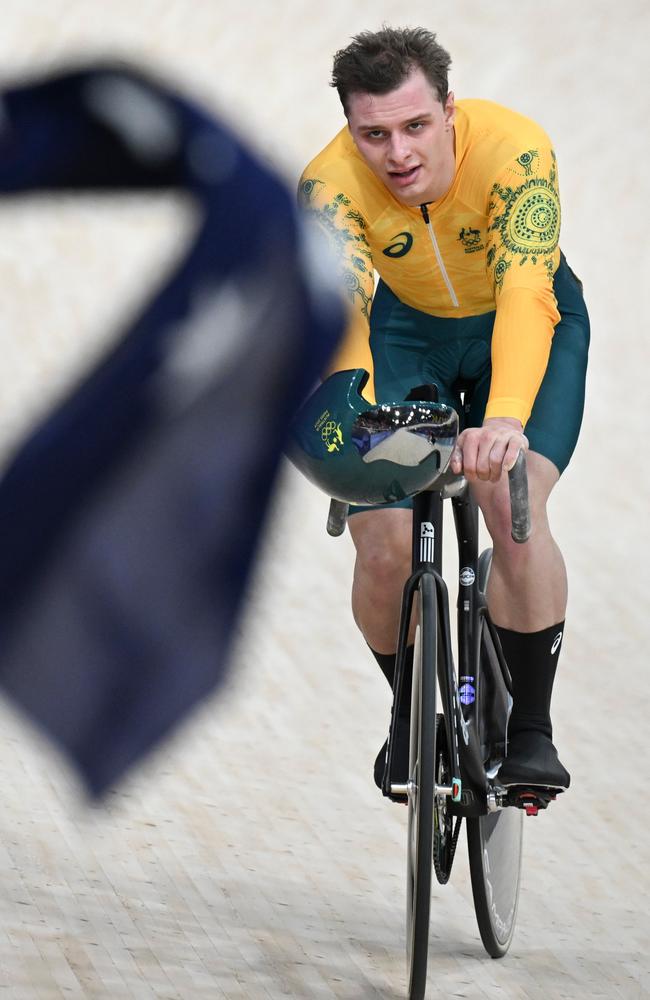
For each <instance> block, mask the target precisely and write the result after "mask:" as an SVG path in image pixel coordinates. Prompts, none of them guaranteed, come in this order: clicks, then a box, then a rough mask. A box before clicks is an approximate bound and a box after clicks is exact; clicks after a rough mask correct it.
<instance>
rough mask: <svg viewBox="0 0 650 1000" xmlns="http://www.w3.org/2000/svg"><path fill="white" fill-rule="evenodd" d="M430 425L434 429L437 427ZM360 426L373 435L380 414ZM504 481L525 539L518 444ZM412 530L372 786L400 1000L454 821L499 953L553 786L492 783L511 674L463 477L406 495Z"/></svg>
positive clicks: (421, 947)
mask: <svg viewBox="0 0 650 1000" xmlns="http://www.w3.org/2000/svg"><path fill="white" fill-rule="evenodd" d="M435 396H436V394H435V387H432V386H428V387H418V388H417V389H414V390H412V392H411V393H410V394H409V398H411V399H423V398H424V399H429V400H431V402H430V403H429V404H428V405H429V406H430V407H432V408H433V409H435V407H436V406H437V404H436V402H435ZM432 397H433V399H432ZM384 409H386V408H384ZM452 412H453V411H452ZM364 416H365V417H368V416H369V415H364ZM373 419H375V417H373ZM371 424H372V421H371ZM429 430H430V432H431V434H432V435H433V437H434V438H435V435H436V428H435V427H433V426H430V427H429ZM368 433H369V434H370V435H371V436H372V435H373V433H374V435H375V437H377V436H381V434H382V433H384V431H383V430H382V426H381V420H380V425H379V426H375V427H373V426H372V425H371V426H370V427H369V428H368ZM357 434H359V430H358V429H357ZM454 443H455V439H454V440H450V439H449V438H447V439H446V440H445V441H444V444H443V443H442V442H440V443H439V445H438V447H439V448H440V451H441V455H440V468H441V469H446V467H447V464H448V461H449V457H450V455H451V451H452V450H453V445H454ZM509 482H510V497H511V507H512V535H513V538H514V539H515V541H518V542H525V541H526V539H527V538H528V535H529V534H530V519H529V511H528V495H527V477H526V466H525V456H524V454H523V452H522V453H520V456H519V458H518V460H517V463H516V465H515V467H514V468H513V469H512V470H511V472H510V473H509ZM447 498H450V499H451V502H452V508H453V514H454V523H455V529H456V536H457V542H458V565H459V590H458V602H457V630H458V661H459V663H458V673H457V672H456V670H455V667H454V660H453V653H452V644H451V627H450V616H449V597H448V591H447V587H446V584H445V582H444V579H443V577H442V523H443V501H444V500H445V499H447ZM347 506H348V505H347V504H345V503H342V502H340V501H336V500H332V502H331V505H330V513H329V518H328V525H327V528H328V532H329V533H330V534H333V535H337V534H340V533H341V532H342V531H343V529H344V526H345V520H346V516H347ZM412 539H413V541H412V546H413V548H412V575H411V576H410V577H409V579H408V580H407V582H406V584H405V587H404V594H403V601H402V610H401V618H400V628H399V639H398V650H397V658H396V673H395V685H394V698H393V711H392V717H391V727H390V734H389V740H388V751H387V758H386V766H385V771H384V781H383V792H384V794H385V795H386V796H388V797H389V798H392V799H395V800H398V801H405V802H406V803H407V805H408V834H407V934H406V938H407V941H406V944H407V967H408V980H409V994H408V995H409V998H410V1000H421V998H423V997H424V994H425V989H426V976H427V959H428V946H429V916H430V900H431V883H432V874H433V873H434V872H435V875H436V878H437V880H438V881H439V882H440V883H442V884H444V883H446V882H447V881H448V879H449V876H450V873H451V869H452V864H453V860H454V855H455V851H456V846H457V842H458V837H459V833H460V828H461V823H462V819H463V818H465V820H466V823H467V842H468V850H469V863H470V875H471V884H472V894H473V900H474V908H475V912H476V917H477V922H478V927H479V932H480V935H481V939H482V941H483V945H484V947H485V949H486V951H487V952H488V954H489V955H491V956H492V957H493V958H499V957H502V956H503V955H505V953H506V952H507V950H508V948H509V946H510V943H511V941H512V937H513V933H514V929H515V920H516V915H517V903H518V897H519V883H520V871H521V857H522V819H523V812H524V811H525V812H526V813H527V814H528V815H536V814H537V812H538V811H539V809H543V808H546V806H547V805H548V804H549V802H550V801H552V800H553V799H554V798H555V795H556V793H557V791H558V790H557V789H552V788H540V787H526V786H511V787H508V788H505V787H502V786H500V785H499V781H498V769H499V765H500V763H501V762H502V761H503V759H504V757H505V755H506V751H507V726H508V718H509V714H510V710H511V707H512V693H511V692H512V682H511V678H510V674H509V671H508V668H507V665H506V663H505V660H504V657H503V653H502V651H501V646H500V643H499V639H498V635H497V633H496V631H495V628H494V626H493V624H492V622H491V620H490V616H489V613H488V609H487V603H486V598H485V592H486V587H487V580H488V575H489V571H490V562H491V550H486V551H484V552H483V553H482V554H481V556H480V557H479V554H478V508H477V505H476V503H475V501H474V500H473V498H472V495H471V491H470V489H469V486H468V484H467V483H466V482H465V480H464V479H463V477H462V476H454V475H453V474H451V473H450V472H442V474H441V475H439V476H438V478H437V479H436V480H435V481H434V482H433V484H432V485H431V486H430V487H429V488H428V489H426V490H424V491H422V492H418V493H417V494H415V495H414V496H413V532H412ZM413 614H415V619H416V621H417V626H416V633H415V646H414V656H413V678H412V694H411V716H410V752H409V770H408V780H407V782H406V784H400V783H398V782H397V781H396V780H395V774H394V763H393V747H394V745H395V734H396V725H397V717H398V710H399V706H400V702H401V699H402V697H403V695H402V692H403V688H404V679H405V657H406V648H407V643H408V637H409V626H410V623H411V620H412V615H413ZM437 688H438V689H439V696H440V711H437V702H438V692H437ZM517 807H518V808H517Z"/></svg>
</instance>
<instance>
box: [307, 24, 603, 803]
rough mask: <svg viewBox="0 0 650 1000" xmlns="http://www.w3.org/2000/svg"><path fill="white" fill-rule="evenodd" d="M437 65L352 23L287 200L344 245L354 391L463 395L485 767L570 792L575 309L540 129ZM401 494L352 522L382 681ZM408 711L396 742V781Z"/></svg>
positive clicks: (400, 575) (347, 350)
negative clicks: (559, 681)
mask: <svg viewBox="0 0 650 1000" xmlns="http://www.w3.org/2000/svg"><path fill="white" fill-rule="evenodd" d="M450 63H451V60H450V57H449V55H448V53H447V52H446V51H445V50H444V49H443V48H442V47H441V46H440V45H439V44H438V42H437V41H436V36H435V35H434V34H432V33H431V32H429V31H427V30H425V29H423V28H413V29H412V28H406V29H393V28H388V27H384V28H383V29H382V30H381V31H378V32H362V33H361V34H359V35H357V36H356V37H354V38H353V39H352V41H351V43H350V44H349V45H348V46H347V47H346V48H344V49H342V50H340V51H339V52H337V53H336V56H335V58H334V68H333V78H332V86H335V87H336V89H337V91H338V94H339V97H340V99H341V102H342V105H343V110H344V112H345V116H346V118H347V125H346V127H344V128H343V129H342V130H341V131H340V132H339V133H338V134H337V135H336V136H335V137H334V139H333V140H332V141H331V142H330V143H329V144H328V145H327V146H326V147H325V149H323V150H322V151H321V152H320V153H319V154H318V155H317V156H316V157H315V158H314V159H313V160H312V161H311V163H310V164H309V165H308V167H307V168H306V170H305V171H304V173H303V175H302V178H301V182H300V198H301V202H302V204H303V205H304V206H305V208H306V210H307V211H308V212H309V213H310V214H311V215H312V216H313V217H314V218H315V219H316V220H317V222H318V223H319V224H320V226H321V227H322V228H323V229H324V230H325V232H326V233H327V235H328V237H329V240H330V242H331V243H332V245H333V246H334V247H335V249H336V251H337V253H338V256H339V261H340V266H341V270H342V274H343V280H344V282H345V286H346V288H347V291H348V294H349V299H350V301H351V305H352V310H351V319H350V325H349V329H348V334H347V337H346V339H345V341H344V344H343V346H342V348H341V349H340V351H339V354H338V356H337V357H336V359H335V361H334V364H333V366H332V369H331V370H332V371H341V370H346V369H356V368H364V369H366V370H367V371H368V372H370V375H371V378H370V380H369V381H368V383H367V385H366V388H365V390H364V391H365V393H366V394H367V396H368V398H369V399H371V400H374V399H375V398H376V399H377V400H378V401H382V402H383V401H396V400H400V399H404V397H405V394H406V393H407V392H408V390H409V389H410V388H411V387H412V386H414V385H418V384H422V383H431V382H433V383H435V384H436V385H437V386H438V389H439V393H440V400H441V402H445V403H449V404H451V405H452V406H454V407H455V408H456V409H458V410H460V408H461V407H460V398H459V395H458V393H459V388H460V387H461V385H462V387H463V388H465V387H469V388H470V389H471V404H470V406H469V410H468V413H467V414H466V420H465V427H464V429H463V430H462V433H461V434H460V436H459V438H458V444H457V448H456V449H455V451H454V454H453V456H452V461H451V467H452V470H453V471H454V472H456V473H460V472H461V471H462V472H463V474H464V475H465V477H466V479H467V480H468V481H469V483H470V484H471V488H472V490H473V493H474V496H475V497H476V500H477V502H478V504H479V505H480V507H481V510H482V512H483V515H484V519H485V522H486V525H487V528H488V530H489V532H490V535H491V536H492V542H493V561H492V569H491V574H490V580H489V587H488V603H489V608H490V612H491V615H492V618H493V620H494V622H495V624H496V625H497V627H498V633H499V637H500V640H501V644H502V647H503V650H504V654H505V657H506V660H507V662H508V665H509V668H510V672H511V674H512V680H513V696H514V705H513V711H512V715H511V719H510V724H509V748H508V755H507V758H506V760H505V761H504V763H503V764H502V766H501V771H500V775H499V777H500V780H501V782H502V783H503V784H505V785H509V784H519V783H528V784H538V785H553V786H557V787H560V788H566V787H568V785H569V780H570V778H569V774H568V772H567V771H566V769H565V768H564V767H563V765H562V764H561V763H560V761H559V759H558V755H557V752H556V749H555V747H554V745H553V742H552V726H551V717H550V702H551V692H552V688H553V682H554V677H555V671H556V666H557V661H558V657H559V654H560V649H561V644H562V637H563V635H564V619H565V609H566V597H567V583H566V572H565V566H564V562H563V558H562V555H561V553H560V550H559V548H558V546H557V544H556V542H555V541H554V539H553V536H552V534H551V531H550V528H549V523H548V518H547V512H546V505H547V500H548V497H549V495H550V493H551V491H552V489H553V487H554V486H555V484H556V482H557V481H558V479H559V477H560V475H561V473H562V472H563V471H564V469H565V468H566V466H567V464H568V462H569V459H570V457H571V454H572V452H573V450H574V447H575V444H576V441H577V437H578V433H579V429H580V424H581V420H582V410H583V404H584V384H585V373H586V364H587V351H588V343H589V319H588V315H587V311H586V307H585V304H584V301H583V297H582V285H581V283H580V282H579V280H578V279H577V278H576V277H575V275H574V274H573V272H572V271H571V270H570V268H569V266H568V264H567V263H566V260H565V258H564V256H563V254H562V253H561V251H560V248H559V242H558V241H559V232H560V201H559V194H558V171H557V163H556V158H555V153H554V151H553V148H552V145H551V141H550V139H549V138H548V136H547V135H546V133H545V132H544V130H543V129H542V128H541V127H540V126H539V125H537V124H536V123H534V122H533V121H531V120H529V119H527V118H525V117H523V116H522V115H520V114H517V113H515V112H514V111H510V110H507V109H506V108H504V107H501V106H499V105H497V104H494V103H492V102H489V101H483V100H462V101H458V102H456V101H455V99H454V95H453V93H451V92H450V91H449V90H448V82H447V74H448V69H449V66H450ZM375 270H376V271H377V272H378V274H379V282H378V285H377V287H376V289H375V283H374V271H375ZM327 386H328V382H327V381H326V382H325V383H324V385H323V388H324V389H325V391H327ZM373 393H374V395H373ZM524 431H525V433H524ZM520 449H525V450H527V451H528V476H529V493H530V504H531V514H532V523H533V534H532V537H531V539H530V541H529V542H528V543H527V544H526V545H523V546H517V545H515V544H514V543H513V542H512V540H511V537H510V511H509V496H508V486H507V476H506V475H504V472H506V471H507V470H509V469H510V468H511V467H512V465H513V464H514V462H515V459H516V456H517V454H518V452H519V451H520ZM409 507H410V502H409V501H408V500H403V501H399V502H396V503H392V504H388V505H385V506H383V507H372V508H367V507H366V508H364V507H356V508H354V507H353V508H351V514H352V515H353V516H352V517H351V518H350V522H349V525H350V532H351V535H352V538H353V541H354V545H355V548H356V564H355V570H354V581H353V589H352V608H353V614H354V618H355V621H356V623H357V625H358V626H359V628H360V629H361V632H362V634H363V636H364V638H365V640H366V642H367V643H368V645H369V646H370V648H371V650H372V652H373V654H374V656H375V658H376V660H377V662H378V664H379V666H380V667H381V669H382V671H383V673H384V674H385V676H386V678H387V680H388V681H389V683H390V684H391V685H392V683H393V680H394V673H395V649H396V636H397V624H398V618H399V608H400V597H401V590H402V586H403V583H404V580H405V579H406V577H407V576H408V574H409V572H410V557H411V552H410V547H411V527H410V517H411V515H410V511H409V509H408V508H409ZM411 658H412V648H411ZM403 705H404V709H403V717H401V718H400V719H399V722H398V730H397V738H396V748H395V750H396V754H397V760H398V766H399V768H400V770H401V771H403V772H404V778H406V770H407V761H408V699H403ZM385 750H386V744H384V746H383V747H382V749H381V750H380V753H379V755H378V757H377V761H376V764H375V780H376V782H377V784H378V785H381V778H382V774H383V768H384V762H385Z"/></svg>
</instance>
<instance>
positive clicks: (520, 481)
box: [327, 451, 531, 545]
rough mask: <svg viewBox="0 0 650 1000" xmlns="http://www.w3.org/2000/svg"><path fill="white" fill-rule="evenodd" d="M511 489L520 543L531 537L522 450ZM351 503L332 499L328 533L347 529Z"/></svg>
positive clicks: (511, 476)
mask: <svg viewBox="0 0 650 1000" xmlns="http://www.w3.org/2000/svg"><path fill="white" fill-rule="evenodd" d="M508 487H509V489H510V510H511V517H512V530H511V534H512V540H513V541H514V542H517V543H518V544H520V545H521V544H523V543H524V542H527V541H528V539H529V538H530V531H531V524H530V506H529V503H528V473H527V470H526V453H525V452H524V451H520V452H519V454H518V455H517V461H516V462H515V464H514V465H513V467H512V469H511V470H510V472H509V473H508ZM349 507H350V505H349V504H347V503H344V502H343V501H342V500H330V509H329V514H328V517H327V533H328V535H331V536H332V537H333V538H337V537H338V536H339V535H342V534H343V532H344V531H345V525H346V523H347V519H348V510H349Z"/></svg>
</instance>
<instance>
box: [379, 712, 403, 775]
mask: <svg viewBox="0 0 650 1000" xmlns="http://www.w3.org/2000/svg"><path fill="white" fill-rule="evenodd" d="M409 729H410V722H409V719H408V718H405V719H401V718H398V720H397V732H396V734H395V749H394V751H393V760H394V765H393V777H394V780H395V782H396V784H400V785H405V784H406V782H407V781H408V776H409ZM387 748H388V740H386V742H385V743H384V745H383V746H382V748H381V750H380V751H379V753H378V754H377V759H376V760H375V784H376V786H377V788H381V787H382V784H383V781H384V769H385V767H386V750H387Z"/></svg>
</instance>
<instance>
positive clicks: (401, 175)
mask: <svg viewBox="0 0 650 1000" xmlns="http://www.w3.org/2000/svg"><path fill="white" fill-rule="evenodd" d="M420 170H421V167H420V165H419V164H418V166H417V167H410V169H409V170H389V171H388V176H389V177H390V180H391V183H393V184H395V185H396V186H397V187H400V188H403V187H408V185H409V184H412V183H413V181H414V180H415V179H416V177H417V176H418V174H419V172H420Z"/></svg>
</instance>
